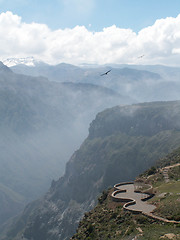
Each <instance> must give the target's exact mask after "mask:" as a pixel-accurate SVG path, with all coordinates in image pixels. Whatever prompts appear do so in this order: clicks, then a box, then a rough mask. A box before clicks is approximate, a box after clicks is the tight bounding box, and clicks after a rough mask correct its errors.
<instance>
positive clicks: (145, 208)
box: [111, 164, 180, 223]
mask: <svg viewBox="0 0 180 240" xmlns="http://www.w3.org/2000/svg"><path fill="white" fill-rule="evenodd" d="M179 165H180V164H179ZM177 166H178V165H177ZM114 189H115V191H114V192H113V193H112V195H111V196H112V199H113V200H114V201H118V202H125V204H124V205H123V208H124V209H125V210H129V211H131V212H134V213H142V214H144V215H146V216H148V217H151V218H154V219H156V220H160V221H163V222H167V223H180V221H174V220H168V219H166V218H162V217H159V216H156V215H154V214H153V213H152V212H153V210H154V209H155V208H156V206H154V205H152V204H148V203H147V202H146V200H147V199H149V198H151V197H152V196H153V195H151V194H148V193H147V192H146V193H142V192H137V191H136V186H135V184H134V183H133V182H127V183H120V184H116V185H115V186H114Z"/></svg>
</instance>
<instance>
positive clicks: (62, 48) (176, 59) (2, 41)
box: [0, 0, 180, 66]
mask: <svg viewBox="0 0 180 240" xmlns="http://www.w3.org/2000/svg"><path fill="white" fill-rule="evenodd" d="M67 1H68V2H69V1H72V0H67ZM179 26H180V15H178V16H177V17H176V18H172V17H171V18H166V19H159V20H157V21H156V22H155V23H154V25H152V26H150V27H147V28H144V29H142V30H141V31H140V32H139V33H138V34H136V33H135V32H133V31H132V30H131V29H121V28H118V27H116V26H115V25H113V26H111V27H108V28H104V29H103V30H102V31H101V32H91V31H89V30H88V29H87V28H85V27H84V26H76V27H75V28H72V29H64V30H62V29H58V30H55V31H52V30H50V29H49V28H48V26H47V25H45V24H38V23H31V24H27V23H24V22H22V19H21V17H19V16H17V15H14V14H13V13H11V12H6V13H2V14H0V56H1V59H4V58H9V57H26V56H32V55H33V56H34V57H35V58H38V59H41V60H43V61H46V62H48V63H51V64H57V63H60V62H67V63H72V64H80V63H99V64H104V63H137V64H166V65H179V66H180V27H179ZM141 55H144V57H143V58H138V56H141Z"/></svg>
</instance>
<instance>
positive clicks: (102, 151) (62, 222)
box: [1, 101, 180, 240]
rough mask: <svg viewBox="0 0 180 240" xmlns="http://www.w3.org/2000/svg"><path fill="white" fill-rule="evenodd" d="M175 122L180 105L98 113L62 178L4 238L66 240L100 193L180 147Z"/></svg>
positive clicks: (179, 117)
mask: <svg viewBox="0 0 180 240" xmlns="http://www.w3.org/2000/svg"><path fill="white" fill-rule="evenodd" d="M179 122H180V102H179V101H176V102H154V103H144V104H137V105H131V106H119V107H114V108H111V109H107V110H105V111H104V112H101V113H99V114H98V115H97V117H96V119H95V120H94V121H93V122H92V124H91V125H90V129H89V136H88V138H87V139H86V140H85V141H84V143H83V144H82V145H81V147H80V149H79V150H78V151H76V152H75V153H74V154H73V156H72V157H71V159H70V160H69V162H68V163H67V165H66V171H65V174H64V176H63V177H61V178H60V179H59V180H58V181H56V182H55V181H53V182H52V184H51V188H50V190H49V191H48V193H47V194H46V195H45V196H44V197H43V198H42V199H40V200H38V201H36V202H33V203H31V204H29V205H28V206H27V207H26V209H25V210H24V213H23V214H22V216H21V217H20V218H19V219H18V220H17V221H16V223H15V224H14V225H13V226H11V230H9V231H8V233H7V235H6V236H5V238H4V239H6V240H8V239H9V240H10V239H11V240H12V239H22V236H23V237H24V239H28V240H29V239H33V240H44V239H48V240H62V239H63V240H64V239H69V238H70V236H72V235H73V233H74V232H75V230H76V228H77V226H78V222H79V220H80V219H81V218H82V216H83V213H84V212H85V211H88V210H90V209H91V208H92V207H93V206H94V205H95V203H96V199H97V196H98V195H99V194H100V192H101V191H102V190H103V189H106V188H108V187H110V186H113V185H114V184H115V183H117V182H121V181H129V180H133V179H134V178H135V177H136V176H137V175H138V174H140V173H142V172H143V171H144V170H146V169H148V168H149V167H150V166H152V165H153V164H154V163H155V161H156V160H157V159H159V158H161V157H162V156H165V155H166V154H167V153H168V152H171V151H172V149H175V148H177V147H178V146H179V143H180V124H179ZM1 239H3V238H1Z"/></svg>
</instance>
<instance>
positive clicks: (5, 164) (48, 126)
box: [0, 65, 132, 224]
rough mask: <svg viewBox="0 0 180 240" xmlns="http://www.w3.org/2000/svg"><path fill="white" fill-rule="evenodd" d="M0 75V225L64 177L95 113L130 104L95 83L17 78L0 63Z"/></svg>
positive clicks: (20, 76) (124, 98) (128, 99)
mask: <svg viewBox="0 0 180 240" xmlns="http://www.w3.org/2000/svg"><path fill="white" fill-rule="evenodd" d="M0 77H1V78H0V82H1V85H0V123H1V126H0V149H1V156H0V166H1V168H0V184H1V185H0V196H2V197H1V198H0V199H1V206H2V208H1V210H0V216H1V222H0V224H1V223H3V222H4V221H6V220H7V219H8V218H9V217H11V216H13V215H15V214H17V213H18V212H19V211H20V210H21V209H23V206H24V205H25V204H26V203H27V202H29V201H31V200H33V199H36V198H38V197H40V196H41V195H42V194H44V193H45V192H46V191H48V189H49V187H50V185H51V182H52V180H57V179H58V178H59V177H61V176H62V175H63V173H64V169H65V164H66V162H67V161H68V160H69V158H70V156H71V155H72V154H73V152H74V151H75V150H77V149H78V148H79V146H80V145H81V144H82V142H83V141H84V139H85V138H86V137H87V135H88V127H89V124H90V122H91V121H92V120H93V119H94V118H95V116H96V114H97V113H98V112H99V111H102V110H104V109H106V108H108V107H112V106H115V105H119V104H128V103H132V100H131V99H130V98H126V97H123V96H121V95H119V94H117V93H116V92H114V91H113V90H108V89H106V88H104V87H100V86H96V85H93V84H85V83H81V84H77V83H69V84H64V83H58V82H52V81H51V82H50V81H49V80H48V79H46V78H42V77H37V78H34V77H30V76H25V75H19V74H15V73H13V72H12V71H11V70H9V69H8V68H6V67H5V66H3V65H1V69H0ZM3 199H4V200H3Z"/></svg>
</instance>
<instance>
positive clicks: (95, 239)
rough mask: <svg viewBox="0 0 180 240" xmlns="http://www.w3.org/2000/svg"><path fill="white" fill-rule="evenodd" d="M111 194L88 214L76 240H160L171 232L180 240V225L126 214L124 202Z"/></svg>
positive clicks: (78, 230) (74, 238) (139, 215)
mask: <svg viewBox="0 0 180 240" xmlns="http://www.w3.org/2000/svg"><path fill="white" fill-rule="evenodd" d="M111 193H112V191H111V190H109V191H108V197H107V198H106V199H105V200H104V201H103V202H102V203H101V204H100V203H99V204H98V205H97V206H96V207H95V208H94V209H93V210H92V211H90V212H88V213H85V215H84V218H83V220H82V221H81V222H80V224H79V227H78V229H77V233H76V234H75V235H74V236H73V237H72V240H86V239H88V240H99V239H103V240H108V239H113V240H120V239H124V240H125V239H132V238H133V237H135V236H137V237H138V238H137V239H138V240H140V239H141V240H148V239H149V240H151V239H152V240H157V239H160V237H162V236H164V235H165V234H168V233H173V234H174V235H175V236H176V238H175V239H180V235H179V232H180V225H178V224H177V225H172V224H168V223H164V222H158V221H155V220H153V219H150V218H148V217H146V216H143V215H141V214H138V215H135V214H132V213H130V212H128V211H124V210H123V208H122V204H121V203H116V202H113V201H112V199H111V197H110V194H111Z"/></svg>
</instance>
